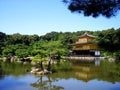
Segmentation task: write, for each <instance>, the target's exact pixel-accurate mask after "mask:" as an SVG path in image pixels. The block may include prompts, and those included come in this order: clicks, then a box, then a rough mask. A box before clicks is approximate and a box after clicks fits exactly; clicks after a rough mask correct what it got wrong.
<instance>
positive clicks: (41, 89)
mask: <svg viewBox="0 0 120 90" xmlns="http://www.w3.org/2000/svg"><path fill="white" fill-rule="evenodd" d="M53 81H55V80H54V79H52V78H51V77H50V76H48V77H47V80H43V76H40V78H39V79H38V80H37V81H36V82H35V83H32V84H30V85H31V86H32V87H35V88H38V90H64V88H63V87H61V86H56V85H52V82H53Z"/></svg>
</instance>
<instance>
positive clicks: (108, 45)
mask: <svg viewBox="0 0 120 90" xmlns="http://www.w3.org/2000/svg"><path fill="white" fill-rule="evenodd" d="M85 32H88V33H89V34H92V35H95V36H98V38H97V40H96V42H97V43H98V45H99V46H100V47H101V48H102V51H103V54H102V55H106V54H108V55H110V54H111V55H115V56H120V28H119V29H116V30H115V29H113V28H112V29H108V30H102V31H77V32H64V33H63V32H50V33H47V34H46V35H43V36H38V35H21V34H19V33H15V34H12V35H7V34H5V33H3V32H0V57H12V56H17V57H18V58H24V57H28V56H35V57H36V58H41V59H42V58H43V57H47V56H49V55H50V54H52V55H55V54H57V55H58V54H59V55H61V56H64V55H69V51H70V48H71V47H70V46H69V44H70V43H74V42H75V40H76V36H79V35H81V34H84V33H85Z"/></svg>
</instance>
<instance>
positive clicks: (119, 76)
mask: <svg viewBox="0 0 120 90" xmlns="http://www.w3.org/2000/svg"><path fill="white" fill-rule="evenodd" d="M97 78H98V79H100V80H104V81H109V82H112V83H115V82H120V62H118V63H115V62H107V61H103V62H102V63H101V72H100V73H99V74H98V76H97Z"/></svg>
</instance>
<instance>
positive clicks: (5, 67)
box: [0, 61, 120, 90]
mask: <svg viewBox="0 0 120 90" xmlns="http://www.w3.org/2000/svg"><path fill="white" fill-rule="evenodd" d="M30 69H31V66H30V65H29V64H28V65H24V64H20V63H10V62H1V61H0V90H120V63H119V62H112V63H110V62H107V61H102V62H101V63H100V65H95V64H93V63H91V64H90V63H80V64H72V70H70V71H59V72H56V73H53V74H51V75H44V76H40V75H33V74H31V73H29V71H30Z"/></svg>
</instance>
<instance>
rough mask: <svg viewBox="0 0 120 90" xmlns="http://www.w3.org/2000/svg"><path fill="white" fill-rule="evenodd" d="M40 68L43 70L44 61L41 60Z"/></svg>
mask: <svg viewBox="0 0 120 90" xmlns="http://www.w3.org/2000/svg"><path fill="white" fill-rule="evenodd" d="M40 70H43V64H42V61H41V62H40Z"/></svg>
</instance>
